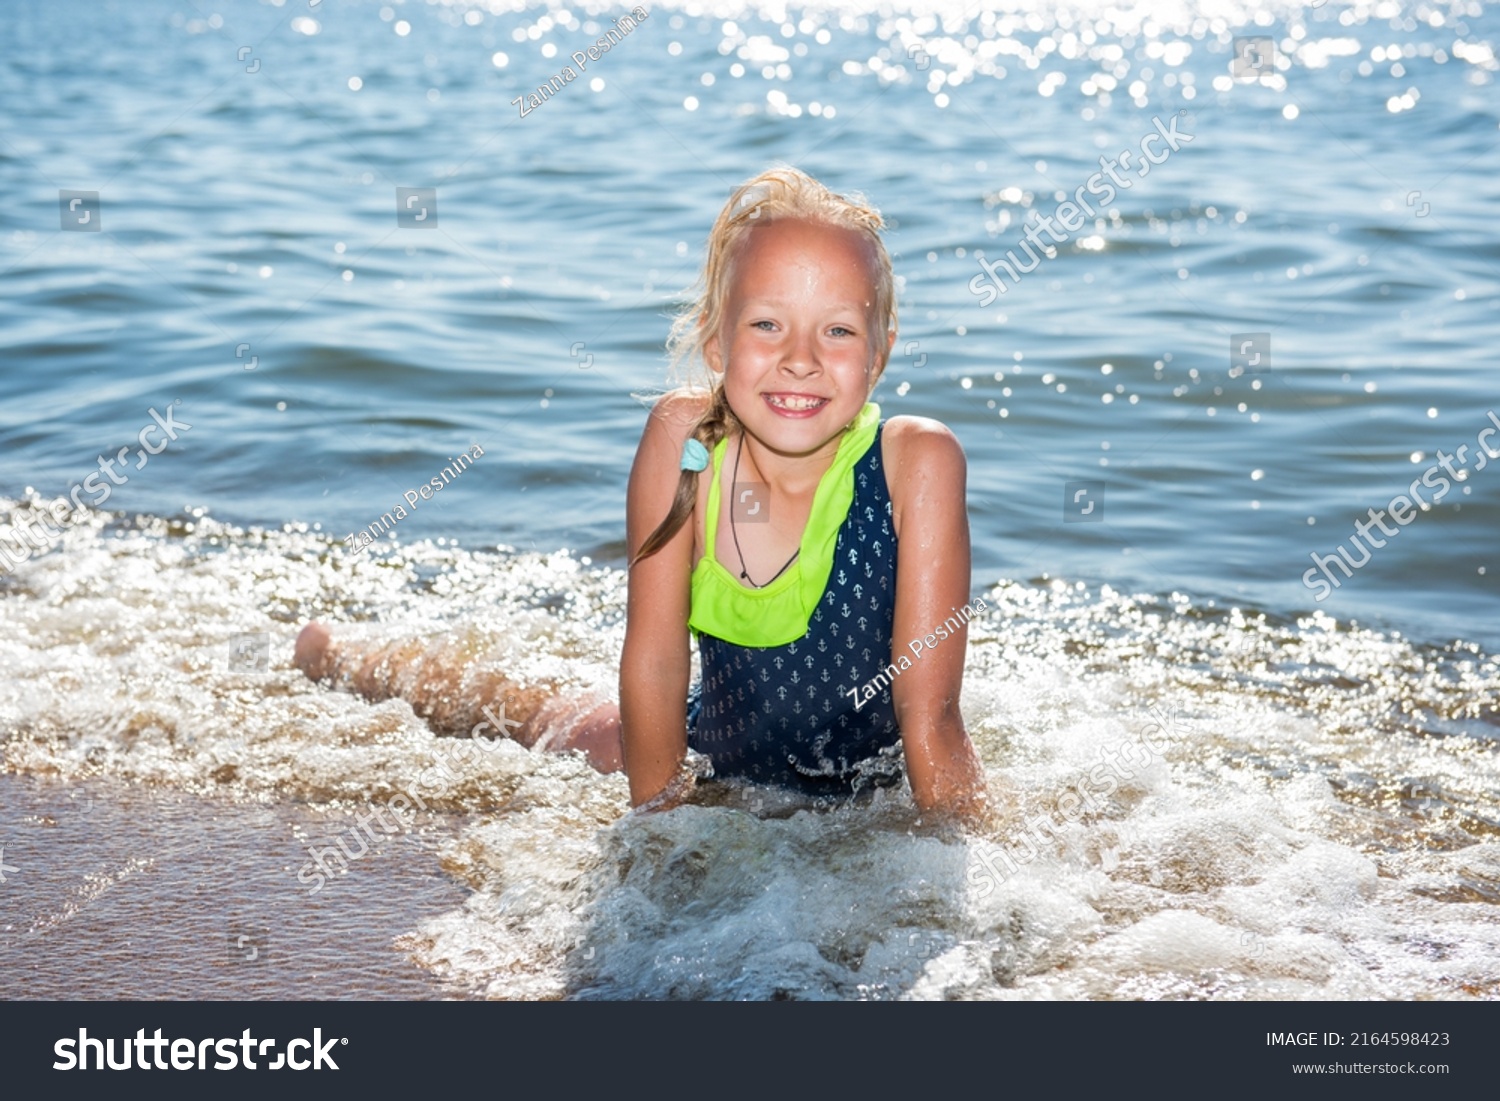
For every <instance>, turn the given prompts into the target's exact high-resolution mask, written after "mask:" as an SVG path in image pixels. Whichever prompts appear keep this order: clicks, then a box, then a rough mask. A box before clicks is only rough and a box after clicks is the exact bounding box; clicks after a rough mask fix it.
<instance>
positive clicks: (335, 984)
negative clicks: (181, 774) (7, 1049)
mask: <svg viewBox="0 0 1500 1101" xmlns="http://www.w3.org/2000/svg"><path fill="white" fill-rule="evenodd" d="M343 826H344V817H343V816H342V815H339V814H335V813H325V812H318V811H314V810H311V809H309V808H307V807H305V806H303V805H300V804H288V803H275V804H270V805H263V804H256V803H233V802H230V801H228V800H223V799H210V798H205V797H202V796H196V795H192V794H187V793H183V792H181V791H175V790H171V789H167V788H154V787H146V786H141V785H125V784H121V783H118V782H114V781H108V780H89V781H83V782H68V781H59V780H53V779H47V778H39V777H32V776H19V775H14V774H0V848H3V862H4V864H5V869H4V871H3V873H0V874H3V875H4V876H5V882H4V883H3V884H0V998H4V999H28V998H39V999H90V998H108V999H179V998H181V999H228V1000H240V999H346V998H350V999H430V998H452V997H463V992H462V991H457V990H453V989H451V988H448V987H445V986H444V985H443V984H442V983H440V982H439V981H438V980H437V979H435V978H434V977H433V976H432V975H431V974H430V973H429V972H428V971H426V970H424V969H422V968H420V967H418V966H417V965H416V964H414V963H412V962H411V960H410V959H409V958H408V957H407V955H406V954H405V953H404V952H402V951H401V950H400V949H398V948H396V947H394V945H393V943H392V942H393V940H394V938H396V937H397V936H399V935H400V934H402V933H407V932H411V931H412V930H414V929H415V928H416V926H417V925H418V924H419V923H420V922H421V921H423V920H425V919H427V918H430V917H433V916H436V915H438V914H440V913H443V912H445V911H448V910H451V909H453V908H454V907H456V906H458V905H461V904H462V902H463V900H464V898H465V896H466V895H467V894H468V891H467V890H466V889H465V888H464V887H462V886H461V885H459V884H458V883H456V882H454V881H453V880H452V879H450V878H449V877H448V876H446V875H444V874H443V873H442V872H441V871H440V869H439V866H438V848H439V846H440V844H441V843H442V842H443V841H445V840H446V839H447V838H448V837H449V836H451V835H452V824H451V822H449V821H447V820H445V819H443V818H441V817H440V816H430V817H429V818H428V819H426V820H425V821H424V822H423V823H422V824H421V825H420V826H419V828H418V829H416V830H414V831H413V832H412V833H410V834H407V835H404V836H402V837H396V838H392V839H390V840H388V841H382V842H381V843H380V844H378V845H372V846H371V849H370V851H369V852H368V853H367V854H366V855H365V856H364V857H363V858H362V859H360V860H358V861H357V862H355V863H354V864H352V865H351V866H350V868H349V870H348V872H346V873H345V874H343V875H340V876H338V877H336V878H335V879H333V880H331V881H330V882H329V884H328V885H327V887H326V888H325V889H324V890H322V891H319V892H318V893H317V894H316V895H310V894H309V893H308V892H307V890H306V888H305V887H304V886H302V885H300V884H298V882H297V880H296V876H295V871H296V868H297V867H298V866H299V865H300V864H301V863H302V862H303V861H304V860H305V859H306V850H307V846H308V845H309V844H312V843H314V842H317V841H319V840H321V839H322V838H325V837H327V836H331V835H332V834H334V833H335V832H336V831H337V830H339V829H341V828H343Z"/></svg>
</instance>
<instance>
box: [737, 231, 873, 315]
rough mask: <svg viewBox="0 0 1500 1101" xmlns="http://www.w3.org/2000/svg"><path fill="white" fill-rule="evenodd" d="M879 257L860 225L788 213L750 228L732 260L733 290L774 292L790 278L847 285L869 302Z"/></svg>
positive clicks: (836, 286) (830, 286) (797, 281)
mask: <svg viewBox="0 0 1500 1101" xmlns="http://www.w3.org/2000/svg"><path fill="white" fill-rule="evenodd" d="M877 270H878V262H877V260H876V256H875V250H874V248H873V246H872V245H871V243H870V241H869V240H868V239H867V238H866V237H865V236H864V235H863V234H861V233H860V232H859V231H858V230H853V229H846V228H844V227H843V226H830V225H823V224H819V223H816V222H807V221H802V220H798V219H790V218H783V219H777V220H775V221H771V222H767V223H766V224H765V225H760V226H756V227H754V228H753V229H751V230H750V232H749V233H748V234H747V235H746V236H745V238H744V240H742V241H741V242H740V247H739V248H738V249H737V250H736V252H735V257H734V262H733V264H732V265H731V269H730V271H731V279H732V286H731V293H734V294H738V295H740V296H748V295H753V294H761V293H769V292H772V291H774V290H776V289H777V288H779V287H784V286H785V285H787V284H788V283H793V284H806V283H816V284H819V285H820V286H822V287H823V288H824V289H825V291H832V290H835V289H837V290H843V291H846V292H848V293H851V294H854V295H857V296H858V297H859V298H860V300H861V301H863V302H866V303H867V304H868V300H869V299H870V298H871V297H872V296H873V290H874V287H875V284H876V281H877Z"/></svg>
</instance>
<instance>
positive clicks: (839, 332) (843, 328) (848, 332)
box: [828, 325, 857, 336]
mask: <svg viewBox="0 0 1500 1101" xmlns="http://www.w3.org/2000/svg"><path fill="white" fill-rule="evenodd" d="M828 331H829V333H831V334H832V335H833V336H855V335H857V334H856V333H855V331H854V330H853V329H851V328H849V326H847V325H835V326H834V327H833V328H831V329H829V330H828Z"/></svg>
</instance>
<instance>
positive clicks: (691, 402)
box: [636, 390, 709, 471]
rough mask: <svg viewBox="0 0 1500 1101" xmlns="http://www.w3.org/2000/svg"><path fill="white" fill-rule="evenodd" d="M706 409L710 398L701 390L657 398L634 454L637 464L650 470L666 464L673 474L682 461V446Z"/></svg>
mask: <svg viewBox="0 0 1500 1101" xmlns="http://www.w3.org/2000/svg"><path fill="white" fill-rule="evenodd" d="M708 406H709V395H708V394H707V393H706V392H705V391H702V390H671V391H668V392H667V393H665V394H663V395H662V396H661V397H659V398H658V399H657V400H656V403H655V404H654V405H652V407H651V414H650V416H648V417H647V418H646V427H645V429H644V431H642V433H641V445H640V447H639V448H638V449H637V451H636V461H637V463H641V462H645V463H647V464H649V465H651V466H653V467H655V466H660V465H662V464H667V465H669V466H670V467H671V468H672V469H673V470H674V471H675V470H676V469H677V465H678V463H679V462H680V461H681V459H682V445H683V444H684V443H685V442H686V441H687V438H688V436H690V435H692V432H693V428H694V427H695V426H696V425H697V424H698V422H699V420H701V419H702V417H703V414H704V413H705V412H707V410H708Z"/></svg>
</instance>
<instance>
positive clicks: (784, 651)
mask: <svg viewBox="0 0 1500 1101" xmlns="http://www.w3.org/2000/svg"><path fill="white" fill-rule="evenodd" d="M879 417H880V407H879V406H877V405H874V404H873V403H872V404H867V405H866V406H865V408H864V411H863V412H862V413H861V414H860V416H859V417H857V418H856V419H855V422H854V424H853V426H852V427H851V428H850V430H849V431H848V433H846V438H845V440H844V441H843V442H842V443H841V444H840V448H839V455H838V457H837V458H835V460H834V463H833V465H832V466H831V467H830V468H829V470H828V471H827V473H825V474H824V476H823V480H822V481H821V482H820V483H819V485H818V489H817V492H816V494H815V495H814V498H813V507H812V513H811V515H810V516H809V518H808V523H807V529H806V531H805V532H804V534H803V539H802V544H801V548H802V553H801V554H800V555H799V556H798V559H797V561H796V563H795V564H794V565H793V567H791V568H790V569H788V570H787V572H786V573H784V574H783V575H782V576H780V577H778V578H777V579H776V580H775V581H773V582H771V583H770V584H768V585H766V586H765V587H764V588H762V589H747V588H745V587H744V586H742V585H740V584H739V582H738V581H737V580H736V579H735V577H734V575H733V574H731V573H730V572H729V571H728V570H726V569H724V567H723V566H722V565H720V564H719V563H718V562H716V561H714V558H713V549H714V540H715V535H716V531H717V522H716V521H717V518H718V503H719V493H718V487H719V469H720V464H721V462H722V459H723V455H724V449H725V445H726V442H727V441H723V440H721V441H720V442H719V444H718V446H717V447H716V448H715V449H714V458H713V467H712V476H713V481H712V482H711V483H710V489H709V508H708V519H707V523H706V525H705V527H706V532H705V535H706V547H707V552H706V553H705V554H704V556H703V558H702V559H701V560H700V561H699V563H698V565H697V566H696V567H695V568H694V570H693V585H692V594H693V611H692V615H691V616H690V618H689V624H690V625H691V626H692V627H693V628H694V630H695V632H696V633H697V634H698V650H699V656H700V659H701V662H702V668H703V676H702V680H701V681H700V682H698V683H696V684H694V685H693V687H692V689H691V690H690V692H689V712H688V744H689V745H690V746H691V747H692V748H693V749H694V750H696V751H697V752H699V753H702V754H705V755H706V756H708V757H709V758H710V759H711V760H712V762H713V767H714V775H715V777H716V778H728V777H737V778H743V779H746V780H751V781H754V782H757V783H765V784H775V785H779V786H781V787H786V788H792V789H794V790H797V791H801V792H804V793H806V794H809V795H815V796H848V795H851V794H854V793H856V792H858V791H860V790H861V789H863V788H866V787H872V786H875V787H884V786H888V785H890V784H893V783H897V782H899V781H900V779H901V775H902V762H901V758H900V753H899V750H900V745H901V734H900V730H899V729H898V728H897V725H896V714H895V707H894V703H893V700H892V698H891V689H890V685H889V683H886V684H885V686H884V689H883V691H881V692H880V693H879V694H877V695H875V696H873V698H867V697H869V696H870V693H869V692H867V691H866V692H862V691H859V689H861V688H862V687H863V686H865V685H866V684H867V682H869V681H870V680H871V679H872V678H873V677H875V676H876V674H878V673H880V672H882V671H883V670H884V669H885V668H886V667H887V665H888V664H889V663H890V661H891V635H892V625H893V622H894V614H895V603H896V533H895V530H894V528H893V527H892V524H891V499H890V494H889V492H888V491H887V489H886V484H885V468H884V465H883V463H882V461H881V460H882V454H881V445H880V436H881V429H882V427H883V425H882V422H881V421H880V420H879ZM846 500H847V501H848V502H849V503H848V505H847V510H846V511H842V512H841V511H839V506H840V505H841V504H842V503H843V502H844V501H846ZM840 519H842V522H840ZM735 590H738V591H735ZM725 636H731V637H725ZM769 643H776V644H769ZM856 700H857V701H858V703H857V704H856Z"/></svg>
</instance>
